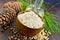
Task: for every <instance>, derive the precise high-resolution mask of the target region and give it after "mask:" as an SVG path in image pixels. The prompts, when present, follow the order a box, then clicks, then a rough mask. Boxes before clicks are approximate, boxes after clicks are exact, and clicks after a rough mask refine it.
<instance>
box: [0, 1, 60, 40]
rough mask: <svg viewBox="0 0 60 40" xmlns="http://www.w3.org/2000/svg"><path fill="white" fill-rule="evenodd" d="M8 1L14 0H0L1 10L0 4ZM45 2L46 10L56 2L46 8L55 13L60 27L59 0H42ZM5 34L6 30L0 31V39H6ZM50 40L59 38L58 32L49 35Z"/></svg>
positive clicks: (6, 33)
mask: <svg viewBox="0 0 60 40" xmlns="http://www.w3.org/2000/svg"><path fill="white" fill-rule="evenodd" d="M8 1H16V0H0V11H2V9H3V8H2V5H3V4H4V3H5V2H8ZM44 1H45V3H46V4H47V6H46V9H47V10H48V9H49V8H50V7H51V6H52V5H55V4H56V3H58V4H57V5H56V6H55V7H54V8H52V9H50V10H48V11H49V12H52V13H54V14H56V20H57V21H58V22H59V28H60V0H44ZM7 35H8V32H5V33H1V32H0V40H8V39H7ZM50 40H60V34H58V35H54V34H52V35H50Z"/></svg>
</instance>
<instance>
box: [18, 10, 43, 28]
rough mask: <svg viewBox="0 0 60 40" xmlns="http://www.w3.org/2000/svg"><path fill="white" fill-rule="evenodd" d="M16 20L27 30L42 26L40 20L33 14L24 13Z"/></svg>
mask: <svg viewBox="0 0 60 40" xmlns="http://www.w3.org/2000/svg"><path fill="white" fill-rule="evenodd" d="M18 20H19V21H20V22H21V23H22V24H23V25H25V26H27V27H29V28H40V27H42V25H43V24H44V23H43V22H42V20H41V18H40V17H39V16H38V15H36V14H35V13H34V12H32V11H30V12H25V13H23V14H19V15H18Z"/></svg>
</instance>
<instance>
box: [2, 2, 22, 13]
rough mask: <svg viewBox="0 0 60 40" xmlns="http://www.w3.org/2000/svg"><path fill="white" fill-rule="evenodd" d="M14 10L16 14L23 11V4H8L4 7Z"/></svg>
mask: <svg viewBox="0 0 60 40" xmlns="http://www.w3.org/2000/svg"><path fill="white" fill-rule="evenodd" d="M8 7H10V8H13V9H14V10H15V11H16V12H19V11H21V10H22V3H21V2H14V1H12V2H8V3H5V4H4V5H3V8H8Z"/></svg>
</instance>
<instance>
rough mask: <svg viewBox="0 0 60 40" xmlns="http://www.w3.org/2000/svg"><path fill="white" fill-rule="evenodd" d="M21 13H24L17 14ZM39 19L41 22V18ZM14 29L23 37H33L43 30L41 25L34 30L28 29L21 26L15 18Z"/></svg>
mask: <svg viewBox="0 0 60 40" xmlns="http://www.w3.org/2000/svg"><path fill="white" fill-rule="evenodd" d="M22 13H24V12H20V13H19V14H22ZM19 14H18V15H19ZM18 15H17V16H18ZM40 18H41V20H42V21H43V19H42V17H40ZM16 28H17V30H18V31H19V32H20V33H21V34H22V35H24V36H34V35H36V34H37V33H39V32H40V31H41V30H42V29H43V28H44V24H43V25H42V27H41V28H37V29H36V28H29V27H27V26H25V25H23V24H22V23H21V22H19V20H18V18H17V19H16Z"/></svg>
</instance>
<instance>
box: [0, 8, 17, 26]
mask: <svg viewBox="0 0 60 40" xmlns="http://www.w3.org/2000/svg"><path fill="white" fill-rule="evenodd" d="M15 16H16V12H15V10H14V9H12V8H5V9H4V10H3V11H2V12H0V25H3V26H6V25H7V24H9V23H10V22H12V21H13V19H14V17H15Z"/></svg>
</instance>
